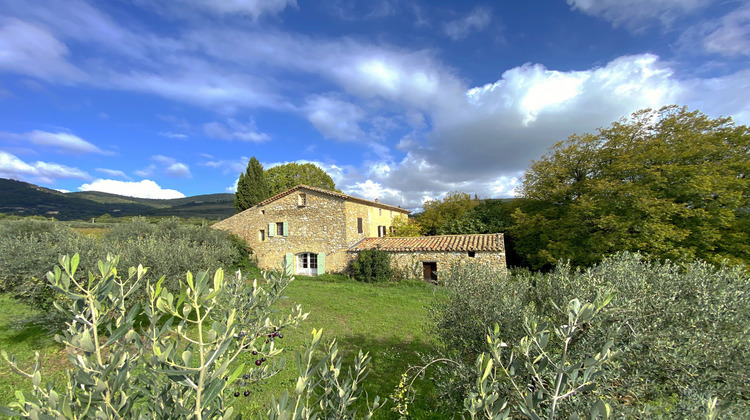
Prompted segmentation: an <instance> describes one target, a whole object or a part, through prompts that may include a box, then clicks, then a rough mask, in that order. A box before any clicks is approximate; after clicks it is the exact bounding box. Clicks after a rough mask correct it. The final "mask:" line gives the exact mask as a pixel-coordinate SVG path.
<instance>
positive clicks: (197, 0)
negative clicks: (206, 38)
mask: <svg viewBox="0 0 750 420" xmlns="http://www.w3.org/2000/svg"><path fill="white" fill-rule="evenodd" d="M171 6H172V7H171V8H169V10H170V12H172V13H176V14H179V15H184V14H185V7H188V8H190V9H195V10H197V11H199V12H204V11H205V12H209V13H212V14H216V15H239V16H249V17H251V18H252V19H253V20H257V19H258V18H259V17H260V16H261V15H264V14H265V15H276V14H279V13H281V12H283V11H284V10H285V9H286V8H287V7H293V8H297V0H221V1H215V0H178V1H175V2H174V4H172V5H171Z"/></svg>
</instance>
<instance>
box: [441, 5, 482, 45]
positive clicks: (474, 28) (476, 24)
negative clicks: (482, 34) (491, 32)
mask: <svg viewBox="0 0 750 420" xmlns="http://www.w3.org/2000/svg"><path fill="white" fill-rule="evenodd" d="M490 22H492V9H490V8H489V7H477V8H475V9H474V10H472V11H471V12H470V13H469V14H468V15H466V16H464V17H462V18H461V19H456V20H452V21H450V22H447V23H445V24H444V25H443V33H444V34H445V35H446V36H448V37H449V38H450V39H452V40H454V41H458V40H460V39H464V38H466V37H467V36H469V35H470V34H471V33H472V32H478V31H482V30H484V29H485V28H486V27H487V25H489V24H490Z"/></svg>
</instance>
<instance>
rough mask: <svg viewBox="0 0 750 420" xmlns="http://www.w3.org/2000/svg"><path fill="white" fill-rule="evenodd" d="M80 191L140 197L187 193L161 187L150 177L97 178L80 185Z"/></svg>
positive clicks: (174, 195) (170, 196)
mask: <svg viewBox="0 0 750 420" xmlns="http://www.w3.org/2000/svg"><path fill="white" fill-rule="evenodd" d="M78 190H80V191H101V192H106V193H111V194H118V195H125V196H128V197H138V198H156V199H169V198H182V197H185V194H183V193H181V192H179V191H177V190H171V189H165V188H162V187H160V186H159V185H158V184H157V183H156V182H154V181H151V180H150V179H144V180H142V181H138V182H128V181H117V180H114V179H97V180H95V181H94V182H91V183H89V184H83V185H81V186H80V187H78Z"/></svg>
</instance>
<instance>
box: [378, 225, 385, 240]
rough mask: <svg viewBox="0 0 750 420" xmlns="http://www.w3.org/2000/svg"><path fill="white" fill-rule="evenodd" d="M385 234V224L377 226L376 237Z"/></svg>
mask: <svg viewBox="0 0 750 420" xmlns="http://www.w3.org/2000/svg"><path fill="white" fill-rule="evenodd" d="M383 236H385V226H378V237H379V238H382V237H383Z"/></svg>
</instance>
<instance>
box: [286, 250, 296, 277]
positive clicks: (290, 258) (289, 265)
mask: <svg viewBox="0 0 750 420" xmlns="http://www.w3.org/2000/svg"><path fill="white" fill-rule="evenodd" d="M284 274H286V275H288V276H291V275H293V274H294V254H292V253H289V254H286V255H284Z"/></svg>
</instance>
